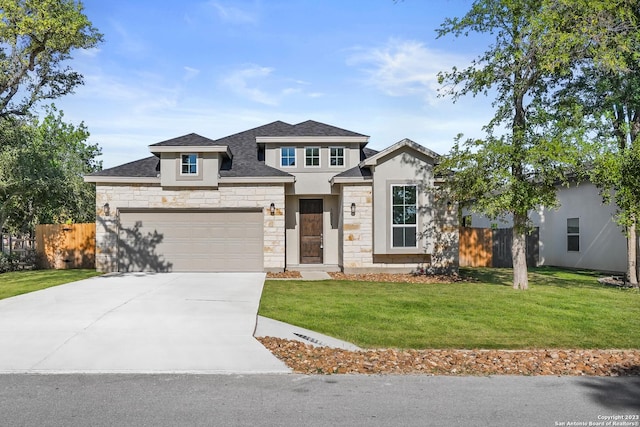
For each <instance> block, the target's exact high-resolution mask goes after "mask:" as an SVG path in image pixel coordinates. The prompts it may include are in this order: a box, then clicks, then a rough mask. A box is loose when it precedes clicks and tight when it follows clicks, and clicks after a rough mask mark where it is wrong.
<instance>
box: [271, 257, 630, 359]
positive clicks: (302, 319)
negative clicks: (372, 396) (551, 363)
mask: <svg viewBox="0 0 640 427" xmlns="http://www.w3.org/2000/svg"><path fill="white" fill-rule="evenodd" d="M462 274H463V275H464V276H467V277H469V276H471V278H473V279H475V280H474V281H470V282H457V283H449V284H447V283H445V284H410V283H376V282H355V281H333V280H329V281H319V282H308V281H307V282H305V281H295V280H294V281H276V280H267V282H266V283H265V287H264V290H263V293H262V299H261V302H260V315H263V316H267V317H270V318H274V319H277V320H281V321H284V322H288V323H291V324H294V325H298V326H300V327H304V328H308V329H311V330H315V331H318V332H320V333H324V334H327V335H330V336H335V337H338V338H341V339H344V340H346V341H350V342H354V343H355V344H357V345H359V346H362V347H365V348H380V347H394V348H417V349H424V348H467V349H473V348H501V349H507V348H509V349H522V348H638V346H639V345H640V334H638V333H637V331H638V329H639V328H640V294H638V291H636V290H619V289H615V288H608V287H604V286H602V285H599V284H598V283H597V280H596V279H597V275H596V274H594V273H593V272H579V271H566V270H560V269H547V268H541V269H532V271H530V273H529V275H530V281H531V284H532V287H531V290H530V291H529V292H526V293H522V292H516V291H514V290H513V289H511V288H510V286H509V285H510V284H509V276H510V275H512V271H511V269H463V270H462Z"/></svg>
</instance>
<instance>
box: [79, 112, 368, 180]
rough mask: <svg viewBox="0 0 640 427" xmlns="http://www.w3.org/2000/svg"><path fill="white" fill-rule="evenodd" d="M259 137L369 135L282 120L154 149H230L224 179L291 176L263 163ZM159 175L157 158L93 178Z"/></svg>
mask: <svg viewBox="0 0 640 427" xmlns="http://www.w3.org/2000/svg"><path fill="white" fill-rule="evenodd" d="M259 136H276V137H278V136H356V137H366V135H363V134H360V133H356V132H351V131H348V130H345V129H341V128H338V127H335V126H331V125H327V124H324V123H319V122H315V121H313V120H308V121H306V122H302V123H298V124H297V125H290V124H288V123H285V122H282V121H275V122H273V123H269V124H266V125H264V126H259V127H257V128H253V129H249V130H246V131H244V132H239V133H236V134H233V135H229V136H226V137H224V138H220V139H216V140H212V139H209V138H205V137H203V136H200V135H198V134H195V133H190V134H188V135H183V136H179V137H177V138H172V139H168V140H166V141H161V142H158V143H155V144H152V145H151V147H161V146H177V147H189V146H228V147H229V149H230V151H231V152H232V153H233V158H232V159H224V160H223V162H222V165H221V169H220V176H221V177H278V176H291V175H290V174H289V173H287V172H284V171H281V170H279V169H275V168H272V167H270V166H267V165H265V163H264V148H263V147H260V146H259V145H258V144H256V137H259ZM375 153H377V151H375V150H369V149H367V148H364V149H363V150H362V153H361V156H362V157H363V158H366V157H369V156H370V155H372V154H375ZM158 173H159V159H158V158H157V157H155V156H152V157H148V158H146V159H142V160H137V161H135V162H131V163H127V164H124V165H120V166H116V167H113V168H110V169H105V170H103V171H100V172H97V173H94V174H91V175H94V176H113V177H155V176H157V174H158Z"/></svg>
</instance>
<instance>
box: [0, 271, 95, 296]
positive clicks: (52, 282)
mask: <svg viewBox="0 0 640 427" xmlns="http://www.w3.org/2000/svg"><path fill="white" fill-rule="evenodd" d="M100 274H101V273H98V272H96V271H95V270H32V271H14V272H10V273H2V274H0V299H3V298H9V297H13V296H16V295H20V294H26V293H28V292H33V291H38V290H40V289H45V288H49V287H51V286H57V285H62V284H64V283H69V282H75V281H76V280H82V279H87V278H89V277H93V276H98V275H100Z"/></svg>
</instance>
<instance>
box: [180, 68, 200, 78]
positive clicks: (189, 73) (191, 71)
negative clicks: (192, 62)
mask: <svg viewBox="0 0 640 427" xmlns="http://www.w3.org/2000/svg"><path fill="white" fill-rule="evenodd" d="M183 69H184V71H185V73H184V77H183V80H185V81H188V80H191V79H194V78H196V77H197V76H198V74H200V70H198V69H197V68H193V67H188V66H186V65H185V66H184V67H183Z"/></svg>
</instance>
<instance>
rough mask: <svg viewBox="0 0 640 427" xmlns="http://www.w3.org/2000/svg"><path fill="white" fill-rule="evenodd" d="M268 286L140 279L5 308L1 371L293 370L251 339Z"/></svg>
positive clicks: (99, 282) (53, 292)
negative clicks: (265, 289)
mask: <svg viewBox="0 0 640 427" xmlns="http://www.w3.org/2000/svg"><path fill="white" fill-rule="evenodd" d="M263 283H264V274H263V273H164V274H149V273H138V274H136V273H131V274H122V275H107V276H102V277H94V278H92V279H87V280H82V281H79V282H74V283H70V284H67V285H62V286H57V287H53V288H49V289H45V290H42V291H38V292H33V293H29V294H25V295H20V296H17V297H13V298H8V299H4V300H0V348H1V349H2V351H0V372H33V373H63V372H64V373H76V372H89V373H118V372H148V373H179V372H185V373H186V372H197V373H229V374H231V373H287V372H290V370H289V368H287V367H286V366H285V365H284V364H283V363H282V362H280V361H279V360H278V359H276V358H275V357H274V356H273V355H272V354H271V353H270V352H269V351H268V350H267V349H265V348H264V347H263V346H262V345H261V344H260V343H259V342H258V341H256V340H255V338H253V336H252V334H253V331H254V329H255V324H256V315H257V310H258V305H259V301H260V296H261V293H262V286H263Z"/></svg>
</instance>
